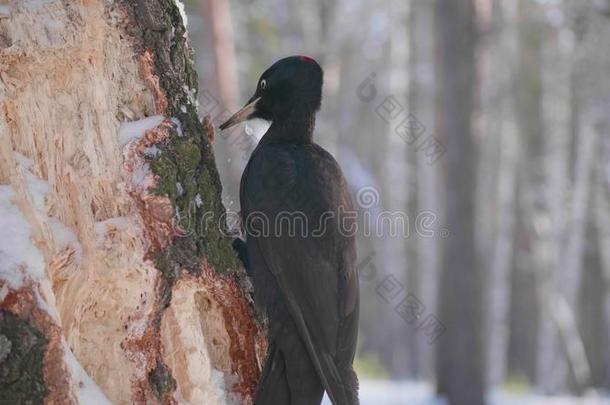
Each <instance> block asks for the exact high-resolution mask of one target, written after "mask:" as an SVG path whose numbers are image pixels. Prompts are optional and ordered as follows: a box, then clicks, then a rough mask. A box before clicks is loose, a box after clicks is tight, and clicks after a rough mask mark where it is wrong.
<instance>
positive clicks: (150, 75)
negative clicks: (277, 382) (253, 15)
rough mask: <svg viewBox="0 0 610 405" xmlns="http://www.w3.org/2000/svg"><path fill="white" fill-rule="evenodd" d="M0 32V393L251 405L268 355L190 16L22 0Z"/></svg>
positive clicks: (6, 14) (117, 5) (156, 0)
mask: <svg viewBox="0 0 610 405" xmlns="http://www.w3.org/2000/svg"><path fill="white" fill-rule="evenodd" d="M0 33H2V34H1V35H0V375H11V376H14V377H15V382H14V383H13V384H9V385H7V386H5V385H2V386H1V387H2V388H0V397H1V398H3V399H6V400H8V401H9V402H10V403H22V402H24V401H25V400H33V401H34V402H42V401H45V402H47V403H74V404H75V403H86V404H101V403H110V402H112V403H115V404H130V403H197V404H199V403H206V404H217V403H218V404H224V403H233V402H236V401H239V402H243V403H250V402H251V398H252V393H253V389H254V385H255V383H256V381H257V379H258V374H259V372H260V362H261V361H260V360H261V356H262V355H264V350H265V341H264V338H263V335H262V334H261V331H260V328H259V326H258V323H257V322H256V320H255V318H254V312H253V310H252V306H251V304H250V301H249V300H248V299H247V298H246V296H245V294H244V292H243V288H242V285H244V283H243V281H244V280H243V276H242V272H241V271H240V269H239V265H238V262H237V260H236V259H235V256H234V254H233V252H232V250H231V248H230V245H229V243H228V241H227V238H226V237H225V236H224V233H223V229H224V228H223V226H222V221H220V219H221V218H222V217H221V215H222V213H223V212H224V208H223V206H222V204H221V202H220V190H221V187H220V182H219V180H218V174H217V171H216V168H215V166H214V160H213V155H212V150H211V145H210V143H209V138H211V136H212V134H211V133H210V128H208V127H207V126H206V127H204V126H203V125H202V123H201V121H200V119H199V116H198V112H197V101H196V90H194V89H196V88H197V78H196V74H195V73H194V72H193V68H192V63H191V54H190V49H189V48H188V46H187V45H186V35H185V28H184V26H183V19H182V17H181V13H180V9H179V8H178V7H177V6H176V4H175V2H174V1H173V0H137V1H102V0H88V1H83V2H62V1H59V0H46V1H14V2H10V3H9V4H8V5H5V6H3V7H2V8H1V9H0ZM204 219H205V220H209V219H212V220H213V222H209V221H208V222H206V221H204ZM219 224H220V225H219ZM7 373H10V374H7Z"/></svg>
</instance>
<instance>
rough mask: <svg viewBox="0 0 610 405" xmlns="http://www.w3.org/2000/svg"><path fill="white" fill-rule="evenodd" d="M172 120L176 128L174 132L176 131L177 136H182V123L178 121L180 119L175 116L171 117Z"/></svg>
mask: <svg viewBox="0 0 610 405" xmlns="http://www.w3.org/2000/svg"><path fill="white" fill-rule="evenodd" d="M172 122H173V123H174V127H175V128H176V132H178V136H182V135H183V133H182V124H181V123H180V120H179V119H178V118H176V117H173V118H172Z"/></svg>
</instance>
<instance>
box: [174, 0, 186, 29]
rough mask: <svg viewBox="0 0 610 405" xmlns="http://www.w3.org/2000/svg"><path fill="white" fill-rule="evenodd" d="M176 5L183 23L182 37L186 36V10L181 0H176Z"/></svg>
mask: <svg viewBox="0 0 610 405" xmlns="http://www.w3.org/2000/svg"><path fill="white" fill-rule="evenodd" d="M176 6H177V7H178V10H179V11H180V17H182V24H184V37H185V38H186V26H187V24H188V17H187V16H186V11H185V9H184V3H183V2H182V0H176Z"/></svg>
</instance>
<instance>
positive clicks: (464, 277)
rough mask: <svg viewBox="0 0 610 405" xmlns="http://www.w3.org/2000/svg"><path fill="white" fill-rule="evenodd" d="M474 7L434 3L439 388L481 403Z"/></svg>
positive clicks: (456, 399)
mask: <svg viewBox="0 0 610 405" xmlns="http://www.w3.org/2000/svg"><path fill="white" fill-rule="evenodd" d="M475 21H476V10H475V7H474V2H473V1H471V0H461V1H455V2H447V1H440V0H439V1H437V2H436V32H437V35H438V37H437V41H438V51H437V55H438V57H439V59H440V60H439V62H440V63H439V65H438V66H439V69H440V70H439V87H440V91H439V97H438V113H437V114H438V115H437V122H438V129H437V132H438V134H439V137H440V138H441V139H442V142H444V143H445V145H446V147H447V154H446V155H447V157H446V164H447V166H446V173H445V183H446V193H447V194H446V199H445V215H446V224H447V227H448V229H449V230H450V232H452V234H451V235H450V236H449V237H448V238H447V239H446V240H445V241H444V242H445V244H444V252H443V254H444V255H443V270H442V273H441V279H440V290H439V309H440V319H441V320H442V321H443V322H446V325H445V326H446V328H447V330H446V333H445V335H443V336H442V337H441V338H440V339H439V341H438V343H437V344H438V352H437V359H436V362H437V369H436V372H437V379H438V380H437V384H438V385H437V388H438V391H439V393H440V394H441V395H445V396H446V397H447V398H448V400H449V403H451V404H453V405H462V404H463V405H466V404H468V405H477V404H483V403H484V402H483V381H482V378H483V373H482V369H481V368H482V362H483V359H482V345H481V339H482V336H481V313H480V311H481V285H480V283H481V279H480V275H479V271H478V267H477V263H476V258H475V240H474V220H475V219H474V192H475V167H476V156H477V154H476V150H475V148H476V147H475V144H474V136H473V135H474V134H473V129H472V117H473V111H474V108H475V91H476V72H475V49H476V24H475Z"/></svg>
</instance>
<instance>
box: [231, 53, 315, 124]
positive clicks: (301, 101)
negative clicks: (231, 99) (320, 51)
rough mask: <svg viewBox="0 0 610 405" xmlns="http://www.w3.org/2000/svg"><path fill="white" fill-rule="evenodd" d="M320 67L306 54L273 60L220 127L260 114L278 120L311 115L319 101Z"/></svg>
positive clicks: (267, 119)
mask: <svg viewBox="0 0 610 405" xmlns="http://www.w3.org/2000/svg"><path fill="white" fill-rule="evenodd" d="M322 80H323V73H322V68H321V67H320V65H319V64H318V62H316V61H315V60H314V59H312V58H310V57H308V56H289V57H287V58H284V59H280V60H279V61H277V62H275V63H274V64H273V65H272V66H271V67H270V68H269V69H267V70H266V71H265V72H264V73H263V74H262V75H261V77H260V78H259V80H258V84H257V85H256V91H255V92H254V95H253V96H252V97H251V98H250V100H249V101H248V103H247V104H246V105H245V106H244V107H243V108H242V109H241V110H239V111H238V112H236V113H235V114H233V116H232V117H231V118H229V119H228V120H227V121H226V122H225V123H223V124H222V125H220V129H223V130H224V129H227V128H230V127H232V126H234V125H236V124H238V123H240V122H242V121H245V120H250V119H254V118H260V119H263V120H266V121H271V122H281V121H284V120H289V119H292V118H294V117H310V116H313V115H314V114H315V113H316V111H318V109H319V108H320V103H321V101H322Z"/></svg>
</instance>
